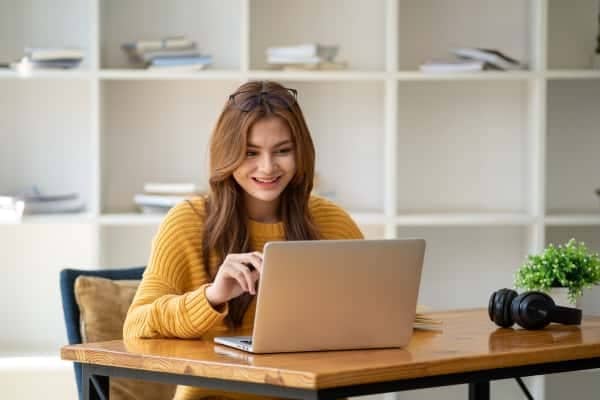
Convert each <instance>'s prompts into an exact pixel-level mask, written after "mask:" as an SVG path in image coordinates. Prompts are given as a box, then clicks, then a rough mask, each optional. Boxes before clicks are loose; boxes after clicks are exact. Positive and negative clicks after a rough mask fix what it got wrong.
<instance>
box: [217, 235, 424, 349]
mask: <svg viewBox="0 0 600 400" xmlns="http://www.w3.org/2000/svg"><path fill="white" fill-rule="evenodd" d="M424 254H425V241H424V240H423V239H389V240H327V241H290V242H270V243H267V244H266V245H265V248H264V253H263V270H262V275H261V278H260V284H259V289H258V294H257V296H258V298H257V304H256V314H255V317H254V329H253V332H252V336H218V337H215V338H214V341H215V342H216V343H219V344H222V345H226V346H231V347H235V348H238V349H241V350H244V351H248V352H251V353H283V352H299V351H322V350H349V349H370V348H385V347H404V346H406V345H407V344H408V342H409V341H410V337H411V335H412V330H413V322H414V320H415V313H416V307H417V297H418V293H419V284H420V280H421V269H422V266H423V258H424Z"/></svg>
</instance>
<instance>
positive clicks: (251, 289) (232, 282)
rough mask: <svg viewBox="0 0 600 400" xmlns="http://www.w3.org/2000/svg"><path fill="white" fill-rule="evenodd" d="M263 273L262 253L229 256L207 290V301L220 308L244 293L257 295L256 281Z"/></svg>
mask: <svg viewBox="0 0 600 400" xmlns="http://www.w3.org/2000/svg"><path fill="white" fill-rule="evenodd" d="M261 272H262V253H260V252H258V251H254V252H252V253H241V254H228V255H227V257H225V260H224V261H223V264H221V266H220V267H219V270H218V272H217V276H215V280H214V282H213V283H212V285H210V286H209V287H207V288H206V292H205V294H206V299H207V300H208V302H209V303H210V304H212V305H213V306H215V307H216V306H219V305H221V304H223V303H226V302H228V301H229V300H231V299H233V298H236V297H238V296H239V295H241V294H242V293H244V292H248V293H250V294H252V295H255V294H256V281H257V280H258V278H259V276H260V274H261Z"/></svg>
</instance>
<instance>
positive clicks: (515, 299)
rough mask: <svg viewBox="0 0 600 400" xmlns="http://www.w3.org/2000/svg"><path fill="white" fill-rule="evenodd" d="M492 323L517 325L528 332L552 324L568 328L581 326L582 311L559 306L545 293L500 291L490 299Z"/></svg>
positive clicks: (489, 306) (489, 308)
mask: <svg viewBox="0 0 600 400" xmlns="http://www.w3.org/2000/svg"><path fill="white" fill-rule="evenodd" d="M488 314H489V316H490V320H492V321H493V322H494V323H495V324H496V325H498V326H501V327H503V328H508V327H510V326H512V325H513V324H514V323H517V325H519V326H521V327H523V328H525V329H542V328H544V327H546V326H547V325H548V324H549V323H550V322H558V323H560V324H566V325H579V324H581V310H580V309H577V308H569V307H561V306H557V305H556V304H555V303H554V300H552V297H550V296H548V295H547V294H546V293H542V292H534V291H532V292H523V293H521V294H518V293H517V292H515V291H514V290H512V289H500V290H498V291H496V292H494V293H492V295H491V296H490V302H489V304H488Z"/></svg>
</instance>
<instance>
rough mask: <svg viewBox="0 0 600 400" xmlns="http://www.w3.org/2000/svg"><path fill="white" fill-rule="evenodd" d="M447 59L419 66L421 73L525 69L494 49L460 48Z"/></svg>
mask: <svg viewBox="0 0 600 400" xmlns="http://www.w3.org/2000/svg"><path fill="white" fill-rule="evenodd" d="M451 53H452V55H451V57H450V58H447V59H434V60H430V61H427V62H425V63H423V64H421V66H420V70H421V71H423V72H472V71H483V70H490V69H491V70H499V71H513V70H523V69H526V68H527V65H526V64H525V63H522V62H520V61H518V60H515V59H514V58H511V57H509V56H507V55H506V54H504V53H502V52H500V51H498V50H494V49H481V48H469V47H467V48H460V49H454V50H452V51H451Z"/></svg>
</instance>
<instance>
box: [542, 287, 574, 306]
mask: <svg viewBox="0 0 600 400" xmlns="http://www.w3.org/2000/svg"><path fill="white" fill-rule="evenodd" d="M548 294H549V295H550V297H552V300H554V303H556V305H557V306H563V307H575V308H581V296H580V297H578V298H577V301H576V302H575V303H572V302H570V301H569V289H567V288H563V287H557V288H551V289H550V291H549V292H548Z"/></svg>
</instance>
